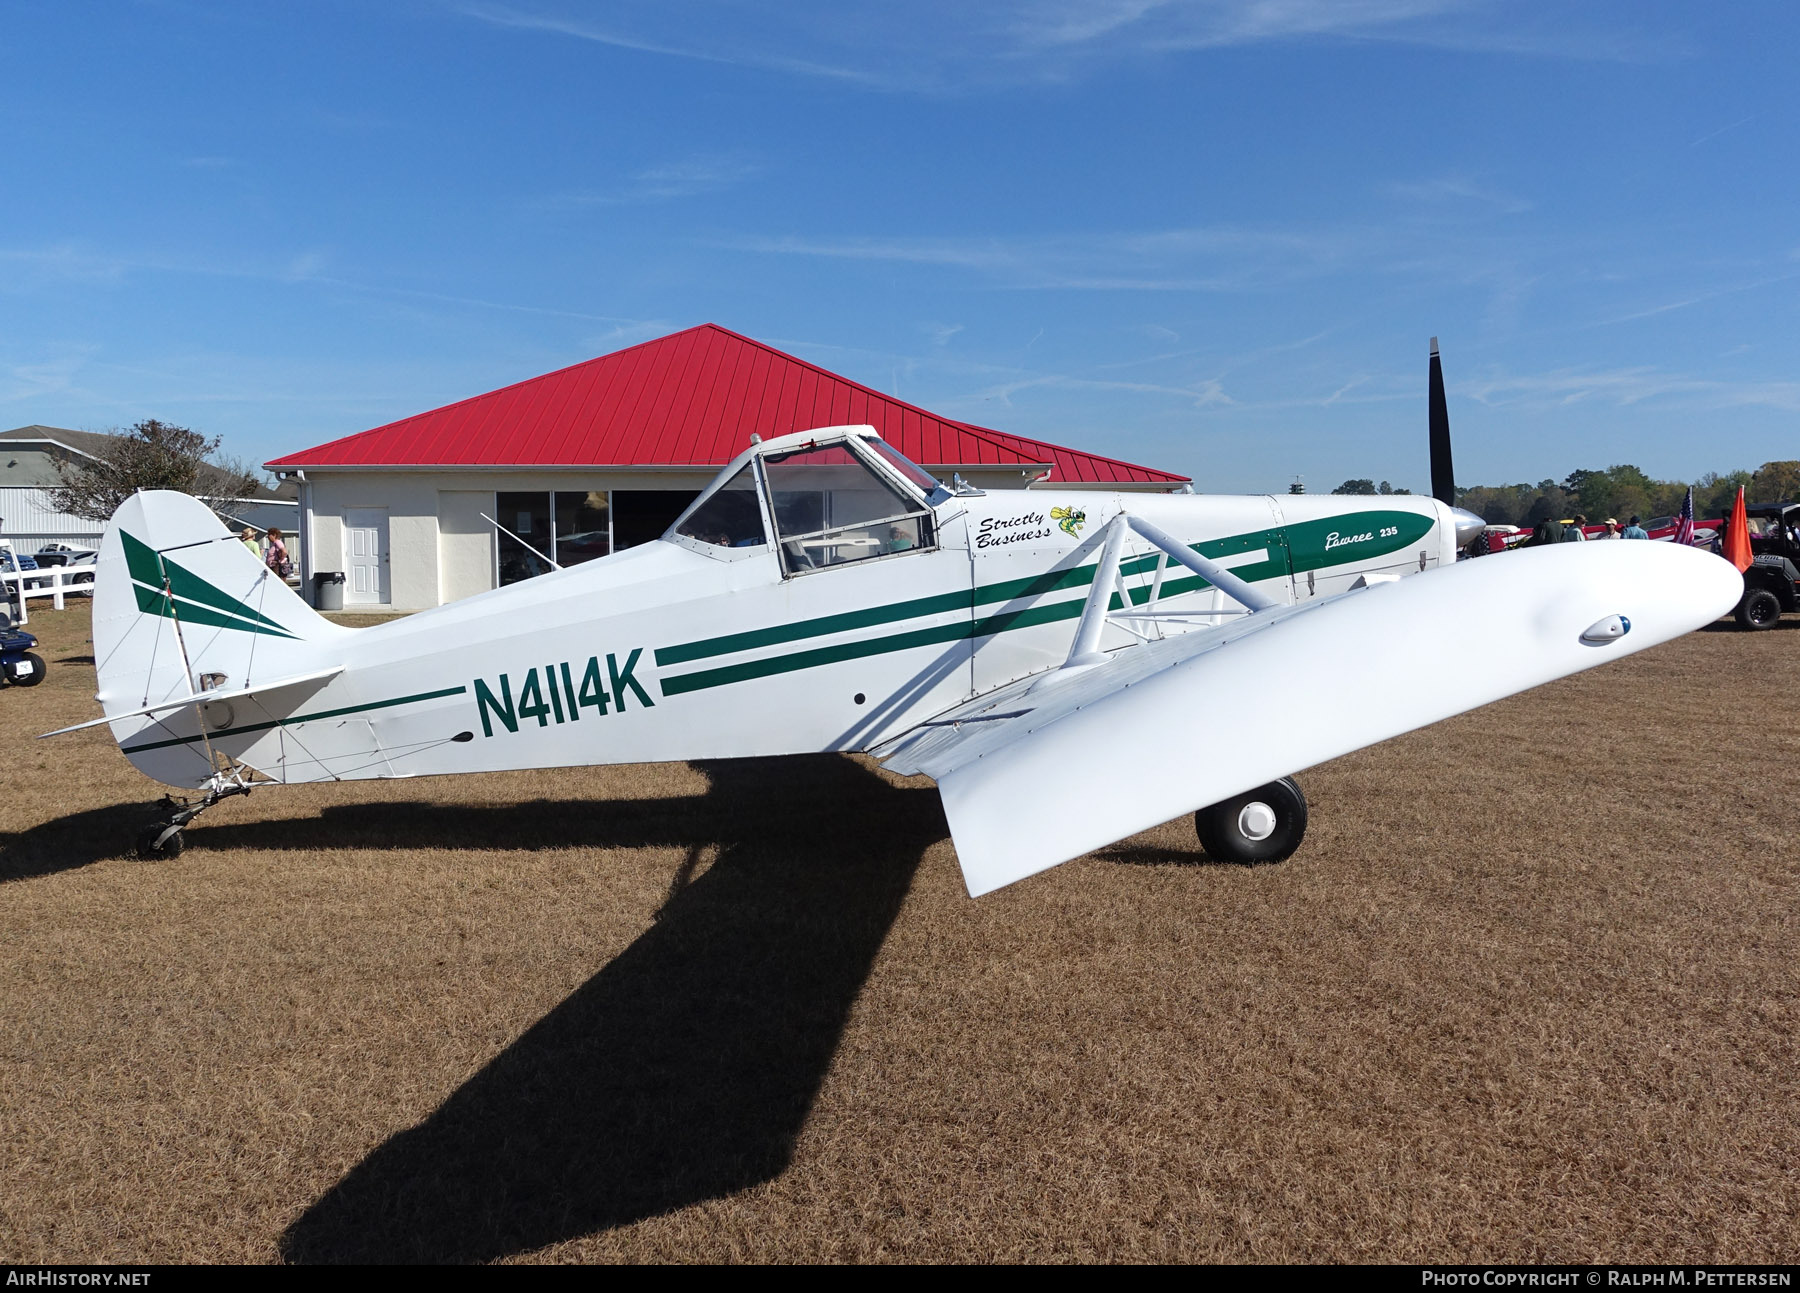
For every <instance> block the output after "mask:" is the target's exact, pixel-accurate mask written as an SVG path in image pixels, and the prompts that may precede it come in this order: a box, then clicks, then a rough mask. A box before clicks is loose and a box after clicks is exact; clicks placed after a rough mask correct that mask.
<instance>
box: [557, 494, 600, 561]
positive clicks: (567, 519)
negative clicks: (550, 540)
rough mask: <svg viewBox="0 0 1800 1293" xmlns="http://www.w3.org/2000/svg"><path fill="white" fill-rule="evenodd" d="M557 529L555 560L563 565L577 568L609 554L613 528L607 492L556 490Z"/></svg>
mask: <svg viewBox="0 0 1800 1293" xmlns="http://www.w3.org/2000/svg"><path fill="white" fill-rule="evenodd" d="M554 502H555V504H556V507H555V515H554V516H553V517H552V518H551V521H552V524H554V525H555V526H556V561H557V564H558V565H562V566H578V565H580V564H581V563H582V562H584V561H592V560H593V559H594V558H595V557H604V556H605V555H606V554H607V553H609V552H611V551H612V529H611V526H610V524H609V522H610V517H609V516H608V513H607V499H606V491H605V490H603V489H596V490H589V491H588V492H587V493H578V492H574V491H568V490H559V491H558V492H557V494H556V497H555V499H554Z"/></svg>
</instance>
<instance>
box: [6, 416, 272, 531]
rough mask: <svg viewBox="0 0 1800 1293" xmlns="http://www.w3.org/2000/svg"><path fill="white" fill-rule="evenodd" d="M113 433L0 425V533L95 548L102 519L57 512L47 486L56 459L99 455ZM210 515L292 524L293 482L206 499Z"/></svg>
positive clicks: (53, 478) (234, 521)
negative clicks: (239, 495) (236, 495)
mask: <svg viewBox="0 0 1800 1293" xmlns="http://www.w3.org/2000/svg"><path fill="white" fill-rule="evenodd" d="M117 438H118V437H116V436H113V435H109V434H107V433H106V432H103V431H75V430H71V429H70V428H68V427H47V426H28V427H15V428H14V429H13V430H11V431H0V538H5V539H8V540H10V541H11V542H12V546H13V549H14V550H15V551H17V552H22V553H30V552H36V551H37V550H38V549H39V548H41V547H43V546H44V545H45V544H46V543H65V544H68V545H69V546H70V547H76V548H98V547H99V546H100V536H101V534H102V533H103V532H104V531H105V529H106V522H104V521H94V520H90V519H89V518H87V517H85V516H76V515H74V514H73V513H70V512H60V511H58V510H57V508H56V504H55V502H54V501H53V500H52V498H51V491H53V490H54V489H56V487H57V486H58V485H59V484H61V476H60V474H59V473H58V471H57V464H58V463H61V462H69V461H72V460H73V459H76V458H89V459H94V458H100V457H103V456H104V455H105V453H106V450H107V447H108V445H109V444H110V442H112V441H113V440H116V439H117ZM206 501H207V503H208V505H209V506H211V507H212V509H213V512H214V514H215V515H217V516H218V517H219V519H220V520H222V521H224V522H225V524H227V525H229V526H231V527H232V528H233V529H240V528H242V527H243V526H246V525H249V526H253V527H255V528H256V529H257V530H267V529H268V528H269V527H270V526H276V527H279V528H280V529H282V530H285V531H291V530H293V529H294V528H295V523H296V521H297V519H298V517H299V499H298V497H297V491H296V490H295V489H294V487H293V486H291V485H289V486H284V487H283V488H282V489H279V490H271V489H264V488H259V489H258V490H257V494H256V497H254V498H225V499H208V500H206Z"/></svg>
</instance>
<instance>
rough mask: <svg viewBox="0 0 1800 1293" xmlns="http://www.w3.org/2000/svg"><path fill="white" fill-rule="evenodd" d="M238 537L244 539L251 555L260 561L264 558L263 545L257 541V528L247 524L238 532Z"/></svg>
mask: <svg viewBox="0 0 1800 1293" xmlns="http://www.w3.org/2000/svg"><path fill="white" fill-rule="evenodd" d="M238 538H239V539H241V540H242V541H243V544H244V546H245V547H246V548H248V549H250V555H251V556H253V557H255V558H256V559H257V560H258V561H261V560H262V545H261V544H259V543H258V542H257V541H256V531H255V530H253V529H252V528H251V527H249V526H248V525H246V526H245V527H244V528H243V529H242V530H241V531H239V532H238Z"/></svg>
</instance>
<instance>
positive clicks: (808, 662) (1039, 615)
mask: <svg viewBox="0 0 1800 1293" xmlns="http://www.w3.org/2000/svg"><path fill="white" fill-rule="evenodd" d="M1435 523H1436V522H1435V521H1434V519H1433V518H1431V517H1428V516H1423V515H1421V514H1419V513H1417V512H1398V511H1387V510H1382V511H1371V512H1347V513H1342V514H1340V515H1338V516H1335V517H1326V518H1323V519H1321V520H1318V521H1302V522H1299V523H1297V524H1295V525H1286V526H1275V527H1271V528H1269V529H1266V530H1252V531H1250V532H1249V533H1246V534H1234V535H1229V536H1226V537H1224V538H1220V539H1208V540H1206V541H1204V542H1202V543H1197V544H1194V545H1192V546H1193V548H1194V550H1195V551H1196V552H1198V553H1200V555H1201V556H1204V557H1211V558H1213V559H1215V560H1216V559H1218V558H1220V557H1231V556H1236V555H1238V554H1240V553H1244V552H1254V551H1256V550H1257V549H1259V548H1263V549H1269V550H1270V555H1269V557H1268V558H1267V559H1266V560H1264V561H1259V562H1257V563H1255V564H1254V565H1248V566H1238V567H1236V568H1234V570H1233V572H1232V573H1234V574H1236V575H1237V576H1238V577H1239V578H1240V579H1243V580H1244V581H1246V582H1247V583H1257V582H1260V581H1262V580H1265V579H1276V578H1282V577H1285V576H1286V575H1287V574H1288V573H1289V561H1290V559H1293V560H1295V561H1296V564H1295V565H1294V567H1293V568H1294V569H1295V570H1301V571H1304V570H1318V569H1323V568H1325V567H1327V566H1334V565H1342V564H1346V563H1348V562H1353V561H1365V560H1368V559H1370V558H1374V557H1381V556H1386V555H1387V554H1389V553H1392V552H1395V551H1397V550H1399V549H1401V548H1405V547H1407V546H1409V545H1411V544H1412V543H1414V542H1415V541H1416V540H1418V539H1419V538H1421V537H1423V536H1424V534H1425V533H1426V532H1427V531H1429V530H1430V529H1431V527H1432V526H1433V525H1434V524H1435ZM1386 529H1392V530H1393V531H1394V533H1392V534H1388V535H1384V534H1383V533H1382V531H1383V530H1386ZM1363 535H1367V536H1368V537H1367V538H1363V537H1360V536H1363ZM1296 541H1297V547H1298V556H1297V557H1290V554H1291V553H1294V552H1295V549H1296ZM1158 556H1160V554H1155V553H1153V554H1151V555H1149V556H1144V557H1134V558H1132V559H1130V560H1128V561H1124V562H1121V563H1120V567H1119V570H1120V574H1121V575H1124V576H1126V577H1128V578H1129V577H1131V576H1134V575H1141V574H1144V573H1146V572H1148V571H1150V570H1152V569H1153V568H1154V567H1155V566H1156V563H1157V559H1158ZM1302 561H1303V562H1304V563H1305V564H1299V563H1300V562H1302ZM1097 569H1098V563H1094V564H1090V565H1080V566H1068V567H1065V568H1063V569H1060V570H1050V571H1046V572H1044V573H1042V574H1038V575H1027V576H1024V577H1022V578H1018V579H1008V580H1002V581H999V582H996V583H992V584H982V585H979V586H977V587H976V588H975V589H974V590H973V592H972V593H961V592H957V593H939V594H936V595H933V596H930V597H919V598H913V599H911V600H908V601H902V602H892V603H889V604H888V605H886V606H874V607H869V608H866V609H864V610H859V611H846V612H843V613H840V614H836V615H825V616H820V617H817V618H815V619H809V620H799V621H796V622H794V623H791V624H778V625H772V626H770V627H768V628H763V629H750V630H746V631H744V632H741V633H728V634H725V635H723V636H720V637H713V638H702V639H699V640H697V641H694V642H685V643H681V644H679V645H677V646H672V647H662V648H659V649H658V650H657V652H656V663H657V665H658V666H663V665H671V664H682V663H686V662H687V661H690V660H702V659H706V658H707V657H709V656H719V655H729V654H732V653H734V652H738V651H750V650H755V649H756V648H758V647H765V646H778V645H780V644H782V643H786V642H797V641H802V640H804V639H806V638H812V637H823V636H826V635H828V634H832V633H843V632H849V631H851V630H854V629H859V628H869V627H873V626H875V625H878V624H893V623H897V622H899V621H902V620H908V619H916V618H918V617H920V616H923V615H941V614H946V613H949V612H952V611H959V610H962V609H964V608H968V609H970V610H971V611H973V610H974V609H975V608H977V607H981V606H990V605H993V604H995V603H1005V602H1011V601H1018V600H1021V599H1024V598H1037V597H1043V596H1045V595H1047V594H1049V593H1055V592H1064V591H1068V590H1071V589H1078V588H1084V587H1087V586H1088V585H1090V584H1092V583H1093V582H1094V574H1095V572H1096V571H1097ZM1206 587H1210V585H1209V583H1208V581H1206V580H1205V579H1202V578H1200V577H1199V576H1198V575H1187V576H1184V577H1183V578H1179V579H1165V581H1164V583H1163V587H1162V592H1161V596H1162V597H1179V596H1181V595H1182V594H1184V593H1190V592H1194V591H1196V590H1198V589H1202V588H1206ZM1130 594H1131V600H1132V602H1133V604H1135V605H1139V606H1141V605H1143V604H1144V603H1145V602H1146V601H1148V600H1149V598H1150V589H1149V587H1148V586H1147V585H1146V586H1142V587H1138V588H1134V589H1132V590H1130ZM1083 605H1084V600H1082V599H1070V600H1067V601H1061V602H1053V603H1051V604H1049V605H1046V606H1027V607H1021V608H1019V609H1017V610H1012V611H1001V612H998V613H996V614H992V615H988V616H986V617H983V618H981V619H976V620H974V621H973V622H972V623H960V624H945V625H938V626H935V627H932V628H924V629H914V630H911V631H909V632H903V633H895V634H890V635H887V636H885V637H879V638H870V639H866V640H864V641H861V642H845V643H837V644H834V645H832V646H826V647H813V648H810V649H808V650H804V651H796V652H792V653H790V654H788V655H782V656H773V657H770V658H767V659H763V660H750V661H744V662H742V663H739V664H734V665H722V666H720V667H718V668H713V669H702V670H697V671H695V672H693V673H686V674H678V675H676V676H675V677H672V678H664V679H661V680H660V686H661V688H662V692H663V694H664V695H665V696H674V695H680V694H682V693H683V692H689V691H700V690H703V689H705V688H708V687H719V686H724V685H725V684H727V683H733V682H743V681H747V680H749V679H751V678H767V677H770V676H773V675H775V674H780V673H791V672H794V671H795V670H800V669H811V668H814V667H816V666H818V665H824V664H835V663H838V662H839V661H843V660H856V659H862V658H864V657H867V656H871V655H882V654H886V653H887V652H890V651H905V650H909V649H912V648H914V647H920V646H932V645H937V644H941V643H944V642H954V641H958V640H961V639H963V638H968V637H974V638H981V637H990V636H992V635H994V634H996V633H1005V632H1009V631H1011V630H1015V629H1024V628H1031V627H1034V626H1036V625H1039V624H1049V623H1054V622H1056V621H1058V620H1068V619H1074V618H1075V617H1077V616H1078V615H1080V614H1081V608H1082V606H1083ZM1121 605H1122V603H1121V602H1120V601H1119V598H1118V596H1117V595H1116V594H1115V595H1114V596H1113V599H1112V608H1113V609H1114V610H1117V609H1120V607H1121Z"/></svg>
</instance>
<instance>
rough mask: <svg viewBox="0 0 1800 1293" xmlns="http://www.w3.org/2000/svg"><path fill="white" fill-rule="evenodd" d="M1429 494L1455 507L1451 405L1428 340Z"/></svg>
mask: <svg viewBox="0 0 1800 1293" xmlns="http://www.w3.org/2000/svg"><path fill="white" fill-rule="evenodd" d="M1431 496H1432V497H1433V498H1435V499H1437V500H1438V502H1440V503H1442V504H1444V505H1445V506H1446V507H1455V506H1456V472H1455V470H1454V469H1453V468H1452V467H1451V465H1450V406H1449V405H1448V404H1446V403H1445V402H1444V365H1443V364H1442V363H1441V362H1440V361H1439V359H1438V339H1437V338H1436V337H1433V338H1432V339H1431Z"/></svg>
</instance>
